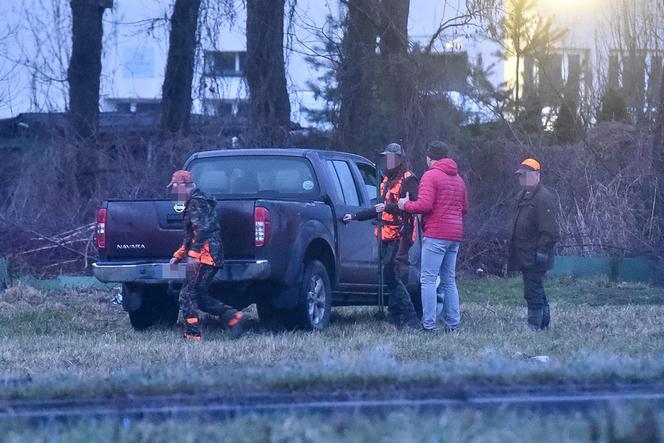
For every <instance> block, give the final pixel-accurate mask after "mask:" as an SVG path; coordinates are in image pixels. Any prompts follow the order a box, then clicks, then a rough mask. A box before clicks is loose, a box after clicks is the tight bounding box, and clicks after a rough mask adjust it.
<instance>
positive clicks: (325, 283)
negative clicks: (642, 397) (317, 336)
mask: <svg viewBox="0 0 664 443" xmlns="http://www.w3.org/2000/svg"><path fill="white" fill-rule="evenodd" d="M298 292H299V293H298V300H297V307H296V308H295V309H293V310H291V311H290V312H288V316H287V319H288V320H289V322H288V325H289V326H293V327H296V328H299V329H304V330H307V331H322V330H323V329H325V328H327V326H328V325H329V324H330V313H331V311H332V285H331V284H330V277H329V276H328V273H327V269H326V268H325V266H324V265H323V263H321V262H319V261H318V260H311V261H309V262H307V263H306V264H305V265H304V273H303V276H302V282H301V283H300V288H299V291H298Z"/></svg>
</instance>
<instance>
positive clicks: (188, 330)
mask: <svg viewBox="0 0 664 443" xmlns="http://www.w3.org/2000/svg"><path fill="white" fill-rule="evenodd" d="M184 339H185V340H187V341H198V342H199V341H201V339H202V337H201V325H200V323H199V322H198V317H189V318H187V319H185V329H184Z"/></svg>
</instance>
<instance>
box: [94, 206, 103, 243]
mask: <svg viewBox="0 0 664 443" xmlns="http://www.w3.org/2000/svg"><path fill="white" fill-rule="evenodd" d="M95 238H96V240H97V247H98V248H100V249H104V248H106V208H101V209H100V210H99V211H97V227H96V230H95Z"/></svg>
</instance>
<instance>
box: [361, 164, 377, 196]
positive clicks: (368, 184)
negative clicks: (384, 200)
mask: <svg viewBox="0 0 664 443" xmlns="http://www.w3.org/2000/svg"><path fill="white" fill-rule="evenodd" d="M357 168H358V169H359V170H360V174H362V180H363V181H364V187H365V188H366V190H367V195H368V196H369V199H370V200H373V199H375V198H376V196H377V195H378V182H377V181H376V170H375V169H374V168H373V167H371V166H369V165H367V164H366V163H357Z"/></svg>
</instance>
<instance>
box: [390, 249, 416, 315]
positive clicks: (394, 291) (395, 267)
mask: <svg viewBox="0 0 664 443" xmlns="http://www.w3.org/2000/svg"><path fill="white" fill-rule="evenodd" d="M398 250H399V240H398V239H397V240H391V241H384V242H383V263H384V265H383V277H384V278H385V285H387V288H388V290H389V291H390V299H389V303H388V306H387V310H388V312H389V314H390V320H391V321H392V323H394V324H395V325H396V326H398V327H403V326H406V325H411V326H416V325H419V320H418V318H417V314H416V313H415V307H414V306H413V301H412V300H411V298H410V294H409V293H408V289H407V288H406V283H405V282H404V275H408V274H407V273H408V264H407V263H401V262H400V260H399V257H398V256H397V255H398V254H397V253H398Z"/></svg>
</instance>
